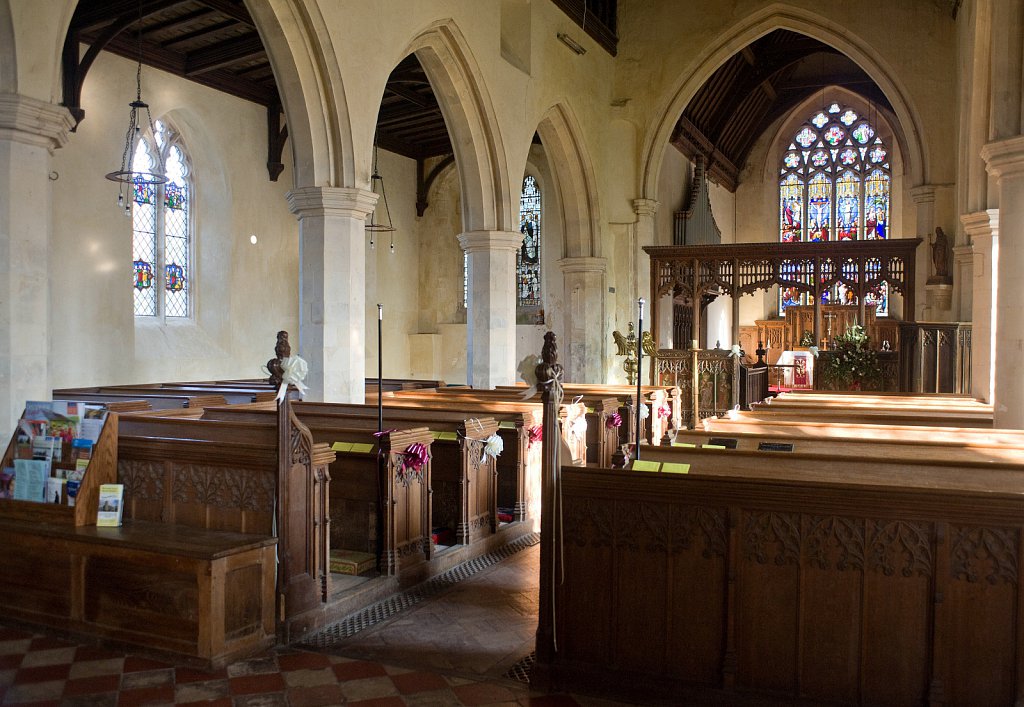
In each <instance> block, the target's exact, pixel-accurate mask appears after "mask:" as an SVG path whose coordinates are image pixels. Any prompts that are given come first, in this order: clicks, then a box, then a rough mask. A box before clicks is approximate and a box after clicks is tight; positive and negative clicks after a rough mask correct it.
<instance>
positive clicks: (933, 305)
mask: <svg viewBox="0 0 1024 707" xmlns="http://www.w3.org/2000/svg"><path fill="white" fill-rule="evenodd" d="M910 196H911V198H912V199H913V200H914V205H915V206H916V207H917V227H916V228H917V235H918V236H920V237H921V238H923V239H924V243H922V244H921V246H920V247H919V248H918V249H917V255H916V257H915V263H916V272H917V281H916V282H915V284H914V290H915V292H914V300H915V301H916V302H917V306H916V309H917V311H916V312H907V313H906V314H905V315H904V318H906V319H912V320H917V321H941V316H942V314H941V311H940V309H941V302H939V301H936V293H935V291H934V288H933V289H927V288H926V286H925V283H926V282H927V280H928V277H929V276H930V275H931V274H932V269H933V268H932V257H931V253H932V249H931V239H932V238H933V233H934V232H935V187H934V186H932V185H930V184H923V185H921V186H919V187H914V188H913V189H911V190H910ZM947 306H948V305H947Z"/></svg>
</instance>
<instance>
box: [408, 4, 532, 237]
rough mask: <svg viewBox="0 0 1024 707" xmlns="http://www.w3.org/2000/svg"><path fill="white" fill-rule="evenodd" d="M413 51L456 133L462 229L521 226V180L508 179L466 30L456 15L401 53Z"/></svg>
mask: <svg viewBox="0 0 1024 707" xmlns="http://www.w3.org/2000/svg"><path fill="white" fill-rule="evenodd" d="M409 54H415V55H416V58H417V59H418V60H419V62H420V64H421V65H422V66H423V70H424V71H425V72H426V74H427V78H428V79H430V84H431V86H432V87H433V89H434V94H435V96H436V97H437V103H438V105H439V106H440V108H441V113H442V115H444V121H445V125H446V126H447V127H448V132H449V134H450V136H451V141H452V149H453V150H454V151H455V163H456V165H457V166H458V171H459V182H460V186H461V190H462V200H461V201H462V227H463V229H464V230H465V231H517V230H518V219H517V216H518V207H517V206H516V208H513V205H514V204H515V205H518V203H519V201H518V196H519V194H518V188H519V183H518V181H516V183H515V184H512V183H511V182H510V180H509V175H508V169H507V167H506V161H505V150H504V147H503V145H502V141H501V134H500V131H499V129H498V121H497V118H496V116H495V113H494V106H493V105H492V103H491V99H490V96H489V95H488V93H487V90H486V88H485V82H484V80H483V74H482V73H481V71H480V68H479V67H478V66H477V64H476V61H475V60H474V59H473V56H472V54H471V53H470V50H469V45H468V43H467V42H466V40H465V38H464V37H463V36H462V33H461V32H460V31H459V29H458V27H457V26H456V25H455V23H454V22H453V21H452V20H450V19H449V20H442V21H440V22H437V23H435V24H433V25H431V26H430V27H429V28H427V29H426V30H424V31H423V32H421V33H419V35H417V37H416V38H415V39H414V40H413V41H412V42H411V43H410V44H409V46H408V47H407V48H406V50H405V51H404V52H402V56H407V55H409ZM513 192H515V194H514V195H513ZM513 196H514V197H515V198H514V199H513Z"/></svg>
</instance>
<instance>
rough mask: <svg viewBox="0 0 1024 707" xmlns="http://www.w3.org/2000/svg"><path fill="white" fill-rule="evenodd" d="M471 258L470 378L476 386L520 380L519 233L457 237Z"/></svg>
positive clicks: (469, 315) (520, 236) (468, 370)
mask: <svg viewBox="0 0 1024 707" xmlns="http://www.w3.org/2000/svg"><path fill="white" fill-rule="evenodd" d="M459 245H461V246H462V249H463V250H464V251H465V252H466V254H467V256H468V259H469V287H468V299H469V301H468V302H467V310H468V311H467V316H466V322H467V330H468V331H467V332H466V336H467V338H468V340H469V342H468V344H469V345H468V356H467V361H466V376H467V378H468V383H469V384H470V385H471V386H473V387H474V388H494V387H495V386H498V385H512V384H514V383H515V380H516V364H517V363H518V361H516V252H517V251H518V250H519V248H520V247H521V246H522V245H523V234H522V233H520V232H519V231H469V232H467V233H462V234H460V235H459Z"/></svg>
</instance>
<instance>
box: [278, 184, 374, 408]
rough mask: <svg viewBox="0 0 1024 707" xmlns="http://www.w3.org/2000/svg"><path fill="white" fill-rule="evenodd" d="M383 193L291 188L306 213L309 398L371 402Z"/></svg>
mask: <svg viewBox="0 0 1024 707" xmlns="http://www.w3.org/2000/svg"><path fill="white" fill-rule="evenodd" d="M376 203H377V195H376V194H374V193H373V192H370V191H366V190H364V189H348V188H337V187H301V188H299V189H295V190H293V191H290V192H288V208H289V209H291V211H292V213H293V214H295V215H296V216H297V217H298V219H299V268H300V273H299V345H298V348H297V349H295V353H296V354H297V355H299V356H302V357H303V358H304V359H306V360H307V361H308V362H309V376H308V378H307V379H306V384H307V385H308V386H309V391H308V393H307V395H306V398H307V399H308V400H317V401H320V400H326V401H330V402H342V403H362V402H364V401H365V400H366V351H365V349H366V344H365V339H366V310H365V300H366V275H365V270H366V230H365V227H366V216H367V215H368V214H370V213H371V212H372V211H373V208H374V205H375V204H376Z"/></svg>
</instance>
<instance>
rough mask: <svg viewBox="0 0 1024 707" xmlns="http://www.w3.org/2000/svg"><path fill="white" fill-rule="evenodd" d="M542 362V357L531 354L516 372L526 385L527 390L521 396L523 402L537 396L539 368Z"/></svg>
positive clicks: (520, 363)
mask: <svg viewBox="0 0 1024 707" xmlns="http://www.w3.org/2000/svg"><path fill="white" fill-rule="evenodd" d="M540 362H541V361H540V356H538V355H536V354H529V355H528V356H526V358H524V359H523V360H522V361H520V362H519V367H518V368H517V369H516V371H517V372H518V373H519V377H520V378H522V379H523V381H525V383H526V390H525V391H523V394H522V395H521V396H520V398H521V399H522V400H529V399H530V398H532V397H533V396H534V395H536V394H537V366H538V365H540Z"/></svg>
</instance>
